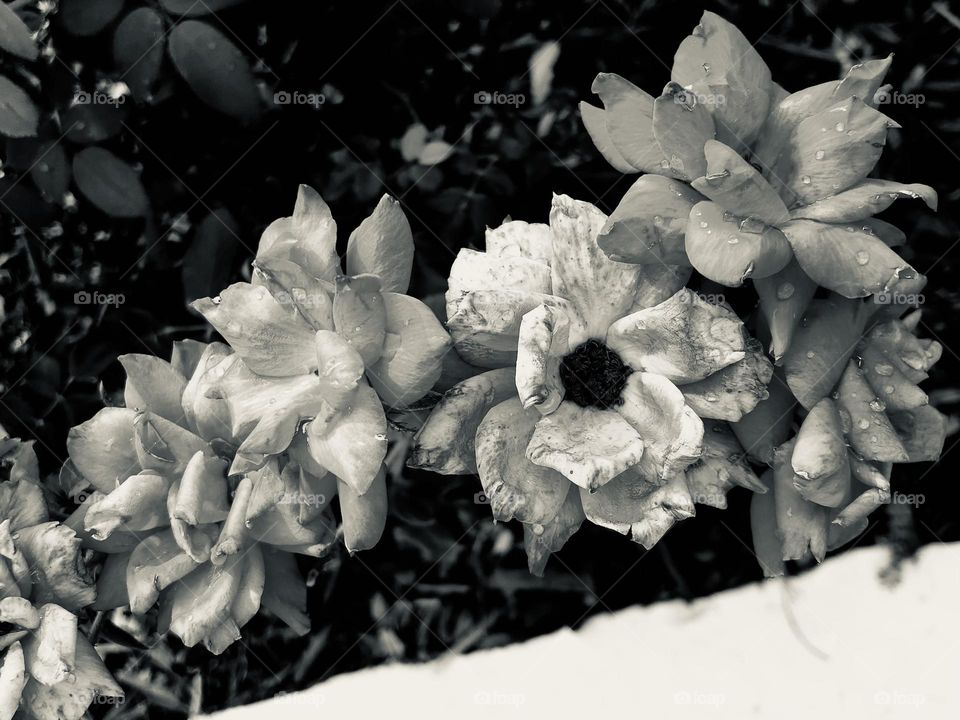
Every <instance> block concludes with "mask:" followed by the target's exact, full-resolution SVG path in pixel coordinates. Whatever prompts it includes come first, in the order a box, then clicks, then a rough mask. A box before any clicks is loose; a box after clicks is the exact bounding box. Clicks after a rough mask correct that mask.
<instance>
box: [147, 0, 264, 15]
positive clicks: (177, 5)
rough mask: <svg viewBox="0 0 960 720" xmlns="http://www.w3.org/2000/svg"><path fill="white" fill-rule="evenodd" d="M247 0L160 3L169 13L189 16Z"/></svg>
mask: <svg viewBox="0 0 960 720" xmlns="http://www.w3.org/2000/svg"><path fill="white" fill-rule="evenodd" d="M246 1H247V0H203V2H199V1H198V0H160V5H162V6H163V9H164V10H166V11H167V12H168V13H171V14H173V15H185V16H187V17H191V16H197V15H209V14H211V13H215V12H220V11H221V10H225V9H226V8H228V7H233V6H234V5H239V4H240V3H242V2H246Z"/></svg>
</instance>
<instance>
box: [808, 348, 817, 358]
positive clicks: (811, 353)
mask: <svg viewBox="0 0 960 720" xmlns="http://www.w3.org/2000/svg"><path fill="white" fill-rule="evenodd" d="M816 356H817V354H816V353H815V352H814V351H813V350H807V359H808V360H812V359H813V358H815V357H816Z"/></svg>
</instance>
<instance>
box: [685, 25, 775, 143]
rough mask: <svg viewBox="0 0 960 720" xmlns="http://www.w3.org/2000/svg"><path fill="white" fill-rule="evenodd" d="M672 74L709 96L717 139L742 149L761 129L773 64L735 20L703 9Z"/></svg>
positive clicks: (706, 96) (766, 107)
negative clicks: (739, 28) (761, 55)
mask: <svg viewBox="0 0 960 720" xmlns="http://www.w3.org/2000/svg"><path fill="white" fill-rule="evenodd" d="M670 78H671V79H672V80H673V81H674V82H676V83H679V84H680V85H682V86H683V87H685V88H688V89H690V90H692V91H693V93H695V94H696V96H698V97H702V98H705V101H706V106H707V107H708V108H709V109H710V111H711V113H712V114H713V117H714V120H715V121H716V126H717V139H718V140H720V141H721V142H723V143H726V144H727V145H729V146H730V147H732V148H734V149H736V150H738V151H740V150H741V149H742V148H743V147H744V146H749V145H750V143H751V142H752V141H753V139H754V137H756V135H757V132H758V131H759V130H760V126H761V125H762V123H763V121H764V119H765V118H766V116H767V110H768V109H769V106H770V93H771V90H772V86H773V83H772V81H771V79H770V69H769V68H768V67H767V65H766V63H764V62H763V59H762V58H761V57H760V54H759V53H758V52H757V51H756V49H755V48H754V47H753V44H752V43H750V41H749V40H747V38H746V37H744V35H743V33H741V32H740V30H738V29H737V28H736V26H734V25H733V24H731V23H729V22H727V21H726V20H724V19H723V18H722V17H720V16H719V15H716V14H714V13H712V12H704V13H703V17H701V18H700V23H699V24H698V25H697V27H696V28H694V31H693V33H692V34H690V35H689V36H687V37H686V38H684V40H683V42H681V43H680V47H679V48H677V52H676V54H675V55H674V57H673V70H672V72H671V74H670Z"/></svg>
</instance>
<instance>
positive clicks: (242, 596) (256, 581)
mask: <svg viewBox="0 0 960 720" xmlns="http://www.w3.org/2000/svg"><path fill="white" fill-rule="evenodd" d="M237 562H238V563H239V564H240V565H241V566H242V567H241V574H240V583H239V585H238V586H237V589H236V592H235V593H234V595H233V601H232V602H231V603H230V608H229V612H228V613H227V614H226V615H225V616H224V619H223V620H222V621H221V622H220V623H219V624H217V625H214V626H212V627H210V628H209V629H208V631H207V634H206V635H205V636H204V637H203V639H202V642H203V645H204V647H206V648H207V650H209V651H210V652H211V653H213V654H214V655H220V654H222V653H223V652H224V651H225V650H226V649H227V648H228V647H230V646H231V645H232V644H233V643H235V642H236V641H237V640H239V639H240V628H242V627H243V626H244V625H246V624H247V623H248V622H249V621H250V619H251V618H253V616H254V615H256V614H257V611H258V610H259V609H260V599H261V597H262V596H263V585H264V580H265V577H266V574H265V568H264V562H263V552H262V551H261V550H260V546H259V545H253V546H251V547H250V549H249V550H248V551H247V553H246V554H245V555H244V556H243V558H241V559H240V560H238V561H237ZM172 611H173V608H172V607H171V614H172ZM171 620H172V619H171Z"/></svg>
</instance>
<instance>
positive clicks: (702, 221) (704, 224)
mask: <svg viewBox="0 0 960 720" xmlns="http://www.w3.org/2000/svg"><path fill="white" fill-rule="evenodd" d="M707 225H709V223H708V222H707V221H706V220H701V221H700V227H702V228H705V227H707Z"/></svg>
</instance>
